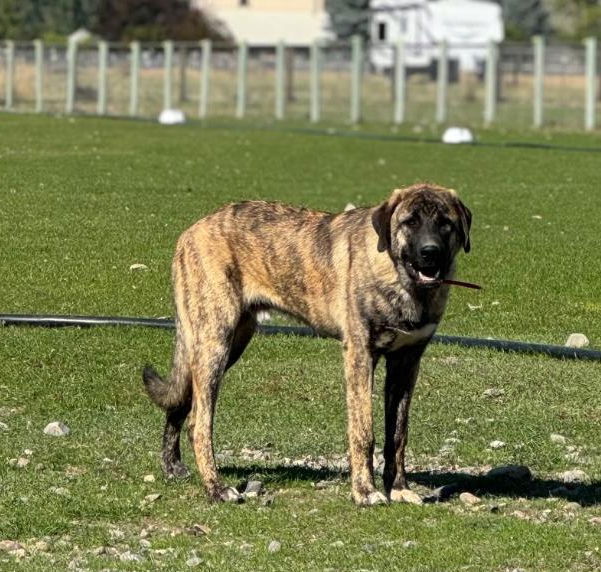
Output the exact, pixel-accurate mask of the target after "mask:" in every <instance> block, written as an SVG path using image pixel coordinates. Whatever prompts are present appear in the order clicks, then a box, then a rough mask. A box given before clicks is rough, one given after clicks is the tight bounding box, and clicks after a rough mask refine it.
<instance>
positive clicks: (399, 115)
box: [394, 39, 406, 125]
mask: <svg viewBox="0 0 601 572" xmlns="http://www.w3.org/2000/svg"><path fill="white" fill-rule="evenodd" d="M405 98H406V72H405V42H404V40H403V39H400V40H399V41H398V42H397V45H396V48H395V59H394V122H395V123H396V124H397V125H398V124H400V123H403V121H405Z"/></svg>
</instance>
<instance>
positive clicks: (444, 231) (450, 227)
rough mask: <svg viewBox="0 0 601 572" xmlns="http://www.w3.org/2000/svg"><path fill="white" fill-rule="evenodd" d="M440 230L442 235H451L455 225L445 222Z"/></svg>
mask: <svg viewBox="0 0 601 572" xmlns="http://www.w3.org/2000/svg"><path fill="white" fill-rule="evenodd" d="M439 229H440V232H441V233H442V234H450V232H451V231H452V230H453V225H452V224H451V223H450V222H448V221H444V222H443V223H441V225H440V226H439Z"/></svg>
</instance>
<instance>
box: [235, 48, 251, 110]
mask: <svg viewBox="0 0 601 572" xmlns="http://www.w3.org/2000/svg"><path fill="white" fill-rule="evenodd" d="M247 64H248V45H247V44H246V42H241V43H240V44H239V45H238V81H237V89H236V93H237V99H236V117H237V118H238V119H242V118H243V117H244V114H245V113H246V66H247Z"/></svg>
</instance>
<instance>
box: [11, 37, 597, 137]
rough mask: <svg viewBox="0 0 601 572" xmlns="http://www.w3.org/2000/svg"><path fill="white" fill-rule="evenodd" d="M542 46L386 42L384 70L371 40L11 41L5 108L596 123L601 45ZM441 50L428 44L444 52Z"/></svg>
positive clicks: (332, 119) (511, 125)
mask: <svg viewBox="0 0 601 572" xmlns="http://www.w3.org/2000/svg"><path fill="white" fill-rule="evenodd" d="M540 45H541V46H542V47H540V48H537V46H536V43H534V44H511V43H504V44H501V45H499V46H482V47H481V48H480V51H481V52H482V53H486V54H488V55H487V56H486V57H485V58H484V59H481V60H480V61H478V62H477V65H475V66H471V69H467V67H465V66H463V65H462V64H461V62H458V61H457V60H456V59H454V57H453V50H455V53H456V52H457V50H459V51H460V50H461V47H460V46H453V50H451V51H450V55H447V56H446V60H445V59H441V58H443V56H442V55H440V57H438V58H434V59H433V60H432V61H431V62H430V65H428V66H426V67H424V66H422V67H421V68H417V67H414V66H412V65H411V62H410V61H408V60H406V59H404V56H403V54H405V53H408V52H409V48H411V49H416V46H402V45H378V46H377V50H378V51H379V56H380V61H382V58H383V59H384V61H389V62H391V63H390V65H389V66H384V67H383V66H381V65H378V66H376V65H374V56H373V53H374V52H373V50H374V49H376V46H373V45H372V46H363V45H362V44H361V43H360V42H356V43H355V45H353V42H335V43H329V44H324V45H315V46H313V47H311V48H296V47H286V46H283V45H280V46H264V47H247V46H244V45H242V46H235V45H226V44H213V45H211V44H210V43H208V42H203V43H199V44H193V43H173V42H165V43H162V44H146V43H145V44H141V45H140V44H132V45H127V44H118V43H111V44H106V43H103V42H101V43H99V44H98V45H91V44H84V45H78V46H74V45H72V46H53V45H45V46H44V45H42V44H41V43H40V42H36V43H23V42H16V43H15V42H10V41H7V42H5V45H4V49H2V50H1V51H0V107H2V108H3V109H5V110H7V111H17V112H33V111H43V112H50V113H65V112H66V113H71V112H73V113H84V114H100V115H111V116H128V115H129V116H139V117H156V116H158V115H159V113H160V112H161V110H163V109H165V108H168V107H171V108H178V109H181V110H182V111H184V112H185V113H186V115H187V116H188V117H192V118H193V117H201V118H205V117H215V118H218V117H250V118H264V119H267V118H274V117H275V118H278V119H288V120H293V121H314V122H315V121H322V122H328V123H336V124H340V123H353V122H356V121H364V122H368V123H382V124H385V123H388V124H391V123H400V122H407V123H410V124H412V125H415V126H429V125H432V124H435V123H444V124H455V125H456V124H460V125H470V126H479V125H482V124H483V123H490V124H493V125H496V126H498V127H502V128H507V129H524V128H530V127H532V126H537V127H541V126H546V127H557V128H561V129H569V130H580V129H584V128H588V129H591V128H594V127H595V125H596V124H597V123H598V120H599V116H598V114H599V111H598V110H597V107H598V106H597V105H596V100H597V94H598V93H599V91H598V89H597V83H598V81H599V74H598V71H599V70H598V64H597V62H598V61H599V59H598V57H597V46H596V41H595V40H589V45H588V46H584V45H567V44H562V45H556V44H551V45H547V46H545V45H544V44H543V43H542V42H541V43H540ZM472 47H473V46H472ZM422 48H423V46H421V47H419V49H422ZM440 48H441V46H427V47H426V49H427V51H430V52H431V53H433V54H442V53H443V52H441V51H440ZM537 50H541V51H539V52H538V56H537ZM537 58H538V59H537ZM445 69H446V72H445V73H440V72H441V71H443V70H445ZM537 105H538V111H537ZM487 106H488V108H487ZM487 109H488V111H486V110H487ZM399 110H402V112H401V111H399ZM537 113H538V114H539V115H538V116H537ZM485 118H486V119H485ZM417 128H419V127H417Z"/></svg>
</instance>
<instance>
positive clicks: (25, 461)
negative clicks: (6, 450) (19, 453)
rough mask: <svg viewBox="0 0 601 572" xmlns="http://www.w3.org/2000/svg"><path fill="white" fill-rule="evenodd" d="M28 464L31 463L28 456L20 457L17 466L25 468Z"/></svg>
mask: <svg viewBox="0 0 601 572" xmlns="http://www.w3.org/2000/svg"><path fill="white" fill-rule="evenodd" d="M27 465H29V459H28V458H27V457H19V458H18V459H17V463H16V465H15V466H16V467H17V468H18V469H24V468H25V467H26V466H27Z"/></svg>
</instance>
